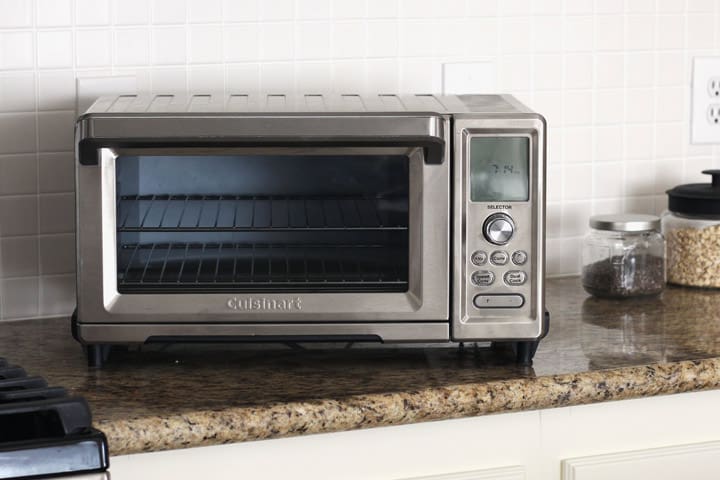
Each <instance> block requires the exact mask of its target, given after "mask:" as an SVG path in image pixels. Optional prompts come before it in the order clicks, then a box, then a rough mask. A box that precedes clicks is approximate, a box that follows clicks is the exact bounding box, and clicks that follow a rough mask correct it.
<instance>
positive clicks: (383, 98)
mask: <svg viewBox="0 0 720 480" xmlns="http://www.w3.org/2000/svg"><path fill="white" fill-rule="evenodd" d="M403 112H434V113H438V114H456V113H480V114H518V113H524V114H527V113H532V112H531V111H530V110H529V109H528V108H527V107H525V106H524V105H522V104H521V103H520V102H518V101H517V100H515V99H514V98H513V97H511V96H509V95H430V94H422V95H421V94H417V95H392V94H379V95H358V94H260V93H257V94H247V93H236V94H235V93H234V94H224V93H207V94H189V95H186V94H155V93H153V94H139V95H118V96H107V97H101V98H99V99H98V100H97V101H96V102H95V103H94V104H93V105H92V106H91V107H90V109H89V110H88V111H87V112H86V113H87V114H113V113H118V114H135V113H150V114H172V113H182V114H187V113H201V114H208V113H211V114H212V113H235V114H243V113H305V114H307V113H315V114H322V113H333V114H338V113H346V114H347V113H403Z"/></svg>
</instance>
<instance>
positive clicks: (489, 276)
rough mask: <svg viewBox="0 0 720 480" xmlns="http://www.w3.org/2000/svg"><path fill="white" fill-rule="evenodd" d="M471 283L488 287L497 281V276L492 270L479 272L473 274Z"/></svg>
mask: <svg viewBox="0 0 720 480" xmlns="http://www.w3.org/2000/svg"><path fill="white" fill-rule="evenodd" d="M470 281H471V282H472V283H474V284H475V285H477V286H478V287H487V286H488V285H492V283H493V282H494V281H495V274H494V273H493V272H491V271H490V270H479V271H477V272H473V274H472V275H471V276H470Z"/></svg>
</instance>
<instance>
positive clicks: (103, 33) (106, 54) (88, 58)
mask: <svg viewBox="0 0 720 480" xmlns="http://www.w3.org/2000/svg"><path fill="white" fill-rule="evenodd" d="M75 38H76V59H75V64H76V65H77V66H78V67H79V68H83V67H105V66H109V65H110V64H111V63H112V56H111V51H112V50H111V49H112V35H111V33H110V32H109V31H108V30H106V29H92V30H78V32H77V33H76V34H75Z"/></svg>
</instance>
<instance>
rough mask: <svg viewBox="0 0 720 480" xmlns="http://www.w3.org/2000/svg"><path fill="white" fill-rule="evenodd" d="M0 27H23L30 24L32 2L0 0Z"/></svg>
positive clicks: (25, 0)
mask: <svg viewBox="0 0 720 480" xmlns="http://www.w3.org/2000/svg"><path fill="white" fill-rule="evenodd" d="M0 12H2V15H0V28H23V27H29V26H31V25H32V2H29V1H27V0H0Z"/></svg>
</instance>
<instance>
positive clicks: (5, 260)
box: [0, 237, 39, 278]
mask: <svg viewBox="0 0 720 480" xmlns="http://www.w3.org/2000/svg"><path fill="white" fill-rule="evenodd" d="M0 251H1V252H2V255H1V256H0V272H2V277H3V278H12V277H32V276H35V275H38V273H39V269H38V237H5V238H0Z"/></svg>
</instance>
